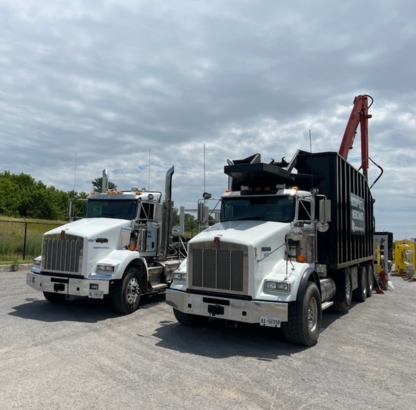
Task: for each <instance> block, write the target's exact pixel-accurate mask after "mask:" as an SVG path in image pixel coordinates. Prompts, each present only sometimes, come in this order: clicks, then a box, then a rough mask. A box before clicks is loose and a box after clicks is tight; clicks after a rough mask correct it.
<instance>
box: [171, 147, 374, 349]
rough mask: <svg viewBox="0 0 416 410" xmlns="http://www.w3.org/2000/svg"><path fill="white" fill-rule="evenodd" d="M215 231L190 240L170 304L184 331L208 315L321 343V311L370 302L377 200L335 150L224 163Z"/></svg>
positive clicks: (296, 340) (294, 339)
mask: <svg viewBox="0 0 416 410" xmlns="http://www.w3.org/2000/svg"><path fill="white" fill-rule="evenodd" d="M224 172H225V174H227V175H228V176H229V187H228V188H229V189H228V190H227V191H226V192H225V193H224V195H223V196H222V199H221V214H220V223H218V224H216V225H214V226H211V227H209V228H208V229H206V230H204V231H202V232H201V233H199V234H198V235H197V236H196V237H194V238H193V239H191V240H190V242H188V257H187V259H186V260H184V261H183V262H182V263H181V265H180V267H179V269H178V270H176V271H175V272H174V274H173V282H172V284H171V286H170V288H169V289H168V290H167V292H166V302H167V303H168V304H169V305H170V306H172V307H173V312H174V315H175V317H176V319H177V320H178V321H179V322H180V323H181V324H184V325H189V326H192V325H193V326H195V325H203V324H205V323H206V322H207V321H208V320H209V318H210V317H216V318H219V319H224V320H226V321H227V323H228V324H229V325H230V326H233V327H234V326H237V323H238V322H244V323H252V324H259V325H262V326H271V327H277V328H280V327H283V333H284V335H285V337H286V339H287V340H288V341H289V342H292V343H295V344H300V345H304V346H312V345H314V344H316V343H317V340H318V337H319V333H320V329H321V321H322V310H324V309H326V308H327V307H329V306H332V305H333V304H335V305H336V306H337V307H338V308H340V309H343V310H348V309H349V307H350V305H351V300H352V298H353V296H354V297H355V299H357V300H359V301H362V302H363V301H365V299H366V297H369V296H371V294H372V287H373V281H374V275H373V258H374V254H373V234H374V224H373V199H372V197H371V194H370V190H369V187H368V184H367V180H366V178H365V176H364V175H363V174H362V173H360V172H359V171H357V170H356V169H355V168H354V167H352V166H351V165H350V164H349V163H348V162H347V161H345V159H344V158H342V157H341V156H340V155H339V154H337V153H336V152H326V153H313V154H312V153H308V152H304V151H298V152H297V153H296V155H295V156H294V158H293V160H292V161H291V162H290V163H286V162H285V161H282V162H281V163H274V162H273V163H262V162H261V157H260V154H255V155H253V156H251V157H249V158H246V159H244V160H234V161H232V160H228V165H227V166H225V167H224Z"/></svg>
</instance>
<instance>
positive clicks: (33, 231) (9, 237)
mask: <svg viewBox="0 0 416 410" xmlns="http://www.w3.org/2000/svg"><path fill="white" fill-rule="evenodd" d="M64 223H66V222H65V221H49V220H41V219H26V220H25V219H22V218H9V217H5V216H1V215H0V264H3V265H4V264H17V263H30V262H32V260H33V258H34V257H36V256H39V255H40V252H41V249H42V236H43V234H44V233H45V232H47V231H50V230H51V229H53V228H55V227H57V226H60V225H63V224H64ZM25 234H26V235H25ZM25 236H26V240H25ZM23 254H25V258H24V259H23Z"/></svg>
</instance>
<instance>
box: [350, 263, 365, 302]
mask: <svg viewBox="0 0 416 410" xmlns="http://www.w3.org/2000/svg"><path fill="white" fill-rule="evenodd" d="M367 281H368V275H367V269H366V268H365V266H364V265H361V266H359V267H358V288H357V289H355V290H354V292H353V297H354V299H355V300H358V302H365V300H366V298H367Z"/></svg>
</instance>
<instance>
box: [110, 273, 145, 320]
mask: <svg viewBox="0 0 416 410" xmlns="http://www.w3.org/2000/svg"><path fill="white" fill-rule="evenodd" d="M141 295H142V274H141V273H140V271H139V269H138V268H136V267H135V266H131V267H130V268H127V270H126V272H125V273H124V276H123V279H121V280H119V281H117V282H116V283H115V285H114V295H113V306H114V309H115V310H116V311H117V312H119V313H123V314H125V315H126V314H129V313H133V312H134V311H136V310H137V309H138V307H139V303H140V297H141Z"/></svg>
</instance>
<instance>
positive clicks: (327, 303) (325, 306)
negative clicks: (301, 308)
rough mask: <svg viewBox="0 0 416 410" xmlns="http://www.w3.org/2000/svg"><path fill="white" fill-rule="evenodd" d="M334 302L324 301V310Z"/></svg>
mask: <svg viewBox="0 0 416 410" xmlns="http://www.w3.org/2000/svg"><path fill="white" fill-rule="evenodd" d="M333 304H334V302H324V303H322V310H325V309H328V308H329V307H331V306H332V305H333Z"/></svg>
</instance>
